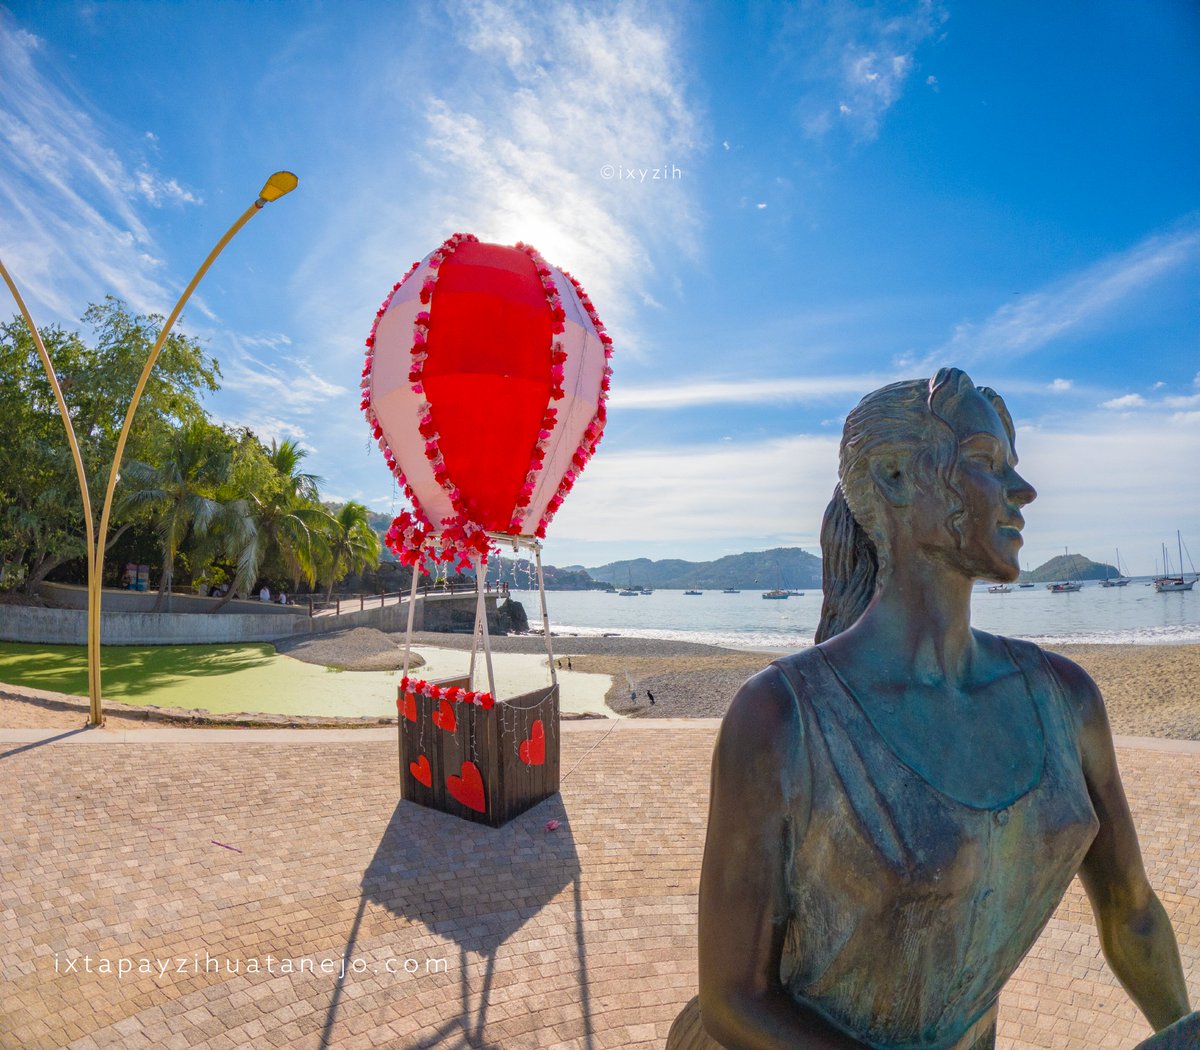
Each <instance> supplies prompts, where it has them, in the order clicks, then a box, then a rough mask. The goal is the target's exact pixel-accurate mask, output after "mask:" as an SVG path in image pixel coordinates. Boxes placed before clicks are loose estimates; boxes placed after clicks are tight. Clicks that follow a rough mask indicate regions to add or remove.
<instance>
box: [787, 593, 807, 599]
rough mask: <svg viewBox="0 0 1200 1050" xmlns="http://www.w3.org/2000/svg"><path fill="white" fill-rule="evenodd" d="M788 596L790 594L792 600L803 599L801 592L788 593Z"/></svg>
mask: <svg viewBox="0 0 1200 1050" xmlns="http://www.w3.org/2000/svg"><path fill="white" fill-rule="evenodd" d="M788 594H790V595H791V596H792V597H793V598H803V597H804V592H803V591H788Z"/></svg>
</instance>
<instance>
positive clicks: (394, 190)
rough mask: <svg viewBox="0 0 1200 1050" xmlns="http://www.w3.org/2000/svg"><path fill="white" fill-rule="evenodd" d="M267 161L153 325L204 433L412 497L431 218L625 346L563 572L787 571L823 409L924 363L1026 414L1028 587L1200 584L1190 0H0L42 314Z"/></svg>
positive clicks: (7, 115)
mask: <svg viewBox="0 0 1200 1050" xmlns="http://www.w3.org/2000/svg"><path fill="white" fill-rule="evenodd" d="M278 169H288V170H291V171H293V172H295V173H296V174H297V175H298V176H299V179H300V184H299V188H298V189H297V190H296V191H295V192H294V193H292V194H291V195H290V196H288V197H285V198H284V199H282V200H281V201H279V202H277V203H275V204H272V205H270V206H269V207H268V208H266V209H264V211H263V212H262V213H261V214H260V215H257V216H256V217H255V218H254V220H253V221H252V222H251V223H250V224H249V226H248V227H247V228H246V229H244V230H243V231H242V232H241V233H240V234H239V235H238V237H237V238H236V239H235V240H234V241H233V242H232V244H231V245H230V247H229V248H228V249H227V250H226V251H225V253H224V254H223V255H222V256H221V258H220V259H219V260H218V261H217V263H216V265H215V266H214V267H213V269H212V270H211V271H210V273H209V275H208V276H207V277H206V278H205V280H204V283H203V284H202V285H201V286H200V290H199V291H198V293H197V294H196V296H195V297H194V298H193V300H192V302H191V304H190V305H189V307H188V309H187V311H186V313H185V315H184V318H183V321H182V328H183V330H184V331H185V332H186V333H188V334H190V335H193V336H195V337H197V338H199V339H201V340H202V341H204V343H205V345H206V346H207V348H208V350H209V352H210V353H212V354H213V355H214V356H215V357H216V358H217V359H218V360H219V361H220V365H221V369H222V372H223V375H224V380H223V387H222V389H221V391H220V392H219V393H218V394H216V395H214V396H212V397H211V398H210V399H209V401H208V402H207V404H208V407H209V409H210V411H211V412H212V413H213V415H214V416H215V417H217V418H218V419H220V420H222V421H224V422H227V423H229V424H233V425H244V426H248V427H250V428H251V429H252V430H254V431H255V432H256V433H257V434H259V435H260V436H261V437H263V438H264V439H267V440H270V439H271V438H276V439H283V438H291V439H294V440H296V441H298V442H300V443H301V444H302V445H303V447H305V448H306V449H307V450H308V451H309V458H308V459H307V461H306V463H307V464H308V465H309V468H310V469H311V470H313V472H315V473H317V474H319V475H320V476H321V478H322V479H323V482H322V491H323V493H324V494H325V495H327V496H328V497H330V498H334V499H342V500H345V499H356V500H360V501H362V502H364V503H366V504H367V505H368V506H370V507H372V508H373V509H376V510H380V511H385V512H395V513H398V512H399V511H400V510H401V509H403V508H404V502H403V497H402V495H400V494H398V493H397V492H396V490H395V486H394V483H393V480H392V477H391V475H390V473H389V471H388V470H387V468H386V466H385V465H384V463H383V461H382V457H381V455H380V453H379V451H378V449H376V448H374V446H373V445H372V443H371V442H370V440H369V432H368V430H367V427H366V424H365V423H364V421H363V419H362V417H361V415H360V413H359V410H358V393H359V392H358V379H359V371H360V368H361V364H362V352H363V340H364V337H365V336H366V334H367V332H368V331H369V329H370V325H371V322H372V320H373V317H374V313H375V310H376V308H377V307H378V305H379V303H380V301H381V300H382V299H383V298H384V296H385V295H386V293H387V292H388V291H389V290H390V288H391V286H392V284H393V283H394V282H395V281H396V280H398V279H399V278H400V277H401V276H402V275H403V274H404V272H405V271H406V270H407V269H408V266H409V265H410V264H411V262H413V261H414V260H416V259H419V258H421V257H422V256H424V255H425V254H426V253H428V252H429V251H431V250H432V249H433V248H434V247H435V246H436V245H437V244H438V243H440V242H441V240H442V239H443V238H444V237H446V236H448V235H449V234H450V233H452V232H455V231H459V230H462V231H466V232H471V233H474V234H476V235H477V236H479V237H480V238H481V239H482V240H487V241H495V242H499V243H504V244H512V243H514V242H515V241H517V240H524V241H526V242H528V243H531V244H533V245H534V246H536V247H537V248H538V249H539V250H540V251H541V252H542V254H543V255H544V256H545V257H546V258H547V259H548V260H550V261H551V262H552V263H554V264H555V265H558V266H560V267H563V268H565V269H568V270H570V271H571V272H572V273H574V274H575V275H576V276H577V277H578V278H579V279H580V280H581V281H582V283H583V284H584V286H585V287H586V288H587V289H588V292H589V293H590V295H591V297H592V299H593V301H594V302H595V304H596V307H597V310H598V311H599V313H600V315H601V317H602V318H603V319H604V321H605V323H606V324H607V326H608V329H609V332H610V333H611V334H612V336H613V339H614V341H615V345H616V354H615V356H614V359H613V365H614V368H615V373H616V374H615V376H614V378H613V398H612V401H611V403H610V405H611V411H610V422H609V426H608V429H607V431H606V433H605V437H604V441H603V443H602V444H601V446H600V449H599V451H598V452H597V454H596V456H595V458H594V459H593V460H592V461H591V463H589V465H588V467H587V470H586V471H585V473H584V475H583V477H582V479H581V481H580V482H579V484H578V485H577V486H576V487H575V489H574V491H573V492H572V493H571V495H570V497H569V498H568V500H567V502H566V503H565V505H564V506H563V509H562V510H561V511H560V512H559V514H558V516H557V518H556V519H555V521H554V523H553V524H552V526H551V529H550V533H549V536H548V539H547V541H546V551H545V558H546V560H547V561H548V562H550V563H552V564H558V565H567V564H583V565H588V566H596V565H601V564H604V563H606V562H608V561H612V560H615V559H619V558H627V557H640V556H645V557H652V558H671V557H676V558H687V559H691V560H706V559H709V558H716V557H720V556H722V555H725V554H731V553H737V552H739V551H743V550H761V549H765V548H768V547H774V546H783V545H786V546H800V547H804V548H806V549H808V550H811V551H815V550H816V549H817V545H818V534H819V528H820V520H821V514H822V511H823V509H824V507H825V504H826V503H827V502H828V499H829V496H830V493H831V491H832V489H833V485H834V482H835V480H836V458H837V443H838V439H839V437H840V432H841V424H842V421H843V419H844V418H845V415H846V413H847V412H848V411H849V410H850V409H851V408H852V407H853V406H854V405H855V403H857V401H858V399H859V398H860V397H862V396H863V395H864V394H866V393H867V392H869V391H870V390H873V389H875V388H876V387H878V386H881V385H883V384H884V383H887V382H891V381H893V380H897V379H909V378H917V377H924V376H928V375H931V374H932V373H933V372H934V371H936V369H937V368H938V367H940V366H942V365H957V366H959V367H961V368H964V369H966V370H967V371H968V372H969V373H970V374H971V376H972V378H973V379H974V380H975V382H976V383H978V384H981V385H987V386H991V387H993V388H995V389H996V390H997V391H999V392H1000V393H1001V394H1002V395H1003V396H1004V397H1005V399H1006V401H1007V403H1008V406H1009V409H1010V411H1011V413H1012V415H1013V417H1014V419H1015V421H1016V425H1017V451H1018V453H1019V455H1020V458H1021V468H1020V469H1021V472H1022V474H1024V476H1025V477H1027V478H1028V479H1029V480H1030V481H1031V482H1032V483H1033V485H1034V486H1035V487H1036V488H1037V489H1038V490H1039V498H1038V500H1037V501H1036V502H1035V503H1033V504H1032V505H1031V506H1030V507H1029V508H1027V510H1026V515H1025V516H1026V519H1027V526H1026V529H1025V548H1024V552H1023V556H1022V557H1023V562H1024V564H1025V565H1026V566H1029V567H1033V566H1036V565H1038V564H1040V563H1041V562H1043V561H1045V560H1047V559H1048V558H1050V557H1052V556H1054V555H1055V554H1057V553H1060V552H1062V550H1063V549H1064V548H1065V547H1069V548H1070V549H1071V550H1072V551H1073V552H1079V553H1082V554H1084V555H1087V556H1088V557H1091V558H1093V559H1096V560H1102V559H1103V560H1109V561H1111V560H1112V557H1113V552H1114V549H1115V548H1118V547H1119V548H1120V552H1121V559H1122V562H1123V564H1125V565H1126V566H1127V567H1128V569H1129V570H1130V571H1132V572H1134V573H1151V572H1153V571H1155V568H1156V562H1157V559H1158V558H1159V557H1160V554H1159V552H1160V548H1161V544H1162V543H1163V542H1170V543H1171V544H1172V546H1173V545H1174V539H1175V530H1176V529H1181V530H1182V532H1183V536H1184V540H1185V541H1190V542H1191V545H1192V549H1193V550H1195V551H1196V555H1195V557H1197V558H1200V485H1198V478H1200V470H1198V469H1197V463H1200V7H1197V6H1196V5H1195V4H1194V3H1192V2H1190V0H1177V2H1176V0H1145V2H1142V3H1138V4H1128V3H1123V2H1105V0H1099V2H1097V3H1092V4H1086V5H1085V4H1044V3H1037V2H1033V0H1017V2H1013V3H1008V4H1002V5H1001V4H978V3H954V2H949V0H947V2H933V0H929V2H916V3H908V2H903V3H902V2H896V3H878V4H868V3H850V2H846V0H826V2H801V3H796V4H783V3H750V4H744V5H739V4H734V3H715V2H714V3H695V4H692V3H689V4H665V3H657V4H656V3H570V2H562V3H519V2H518V3H504V4H501V3H489V2H481V3H470V4H468V3H461V4H459V3H447V4H429V3H421V4H416V3H413V4H407V3H396V2H388V3H371V2H367V0H362V2H357V3H304V2H290V3H286V4H284V3H249V2H230V0H224V2H206V3H186V2H173V3H146V2H143V3H121V2H107V3H104V4H94V3H69V2H56V3H23V2H10V3H7V4H5V3H3V2H2V0H0V258H2V259H3V260H4V262H5V264H6V265H7V266H8V268H9V270H10V272H11V273H12V275H13V277H14V279H15V280H16V281H17V283H18V285H19V286H20V287H21V289H22V291H23V294H24V295H25V297H26V301H27V303H28V304H29V306H30V308H31V310H32V311H33V314H34V317H35V319H36V320H37V321H38V322H39V324H42V325H45V324H51V323H54V324H61V325H63V326H65V327H68V328H80V327H81V322H80V321H79V318H80V317H81V315H82V314H83V312H84V310H85V309H86V307H87V305H88V303H91V302H95V301H98V300H100V299H101V298H103V296H104V295H106V294H110V293H111V294H115V295H118V296H120V297H121V298H123V299H124V300H125V301H126V302H127V303H128V304H129V305H130V306H131V307H132V308H133V309H135V310H137V311H139V312H158V313H161V314H166V313H168V312H169V311H170V309H171V307H172V305H173V304H174V302H175V299H176V297H177V296H178V295H179V293H180V292H181V291H182V290H183V288H184V287H185V286H186V284H187V282H188V280H189V279H190V277H191V275H192V273H193V272H194V270H195V268H196V267H197V266H198V265H199V263H200V262H201V260H202V259H203V258H204V256H205V255H206V254H207V252H208V251H209V249H210V248H211V246H212V245H213V243H214V242H215V241H216V240H217V239H218V238H219V237H220V235H221V234H222V233H223V232H224V230H225V229H226V228H227V226H228V225H229V224H230V223H231V222H232V221H233V220H234V219H235V218H236V217H237V216H238V215H239V214H240V213H241V212H242V210H243V209H244V208H245V207H246V206H247V205H248V204H249V203H250V202H251V201H253V200H254V198H255V197H256V196H257V193H258V190H259V187H260V186H261V185H262V182H263V180H264V179H265V178H266V176H267V175H269V174H270V173H271V172H272V171H275V170H278ZM10 307H11V311H12V313H15V312H16V311H15V306H12V305H11V304H10ZM2 309H7V308H4V307H2V306H0V310H2ZM1173 560H1174V558H1173Z"/></svg>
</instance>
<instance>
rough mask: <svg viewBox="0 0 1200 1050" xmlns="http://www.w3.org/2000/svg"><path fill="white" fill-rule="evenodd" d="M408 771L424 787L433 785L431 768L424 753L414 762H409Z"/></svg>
mask: <svg viewBox="0 0 1200 1050" xmlns="http://www.w3.org/2000/svg"><path fill="white" fill-rule="evenodd" d="M408 771H409V772H410V773H411V774H412V775H413V776H414V777H415V778H416V779H417V780H419V781H420V782H421V783H422V784H424V785H425V786H426V787H432V786H433V770H432V769H431V768H430V766H429V759H427V758H426V757H425V756H424V755H421V757H420V758H418V759H417V760H416V761H415V762H409V764H408Z"/></svg>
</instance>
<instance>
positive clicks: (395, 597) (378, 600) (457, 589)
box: [308, 580, 508, 616]
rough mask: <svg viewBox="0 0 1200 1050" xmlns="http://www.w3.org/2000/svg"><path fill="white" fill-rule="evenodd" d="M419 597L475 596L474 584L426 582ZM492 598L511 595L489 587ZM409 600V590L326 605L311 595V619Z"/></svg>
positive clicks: (351, 596) (359, 596) (341, 598)
mask: <svg viewBox="0 0 1200 1050" xmlns="http://www.w3.org/2000/svg"><path fill="white" fill-rule="evenodd" d="M417 593H418V594H420V595H422V596H423V597H426V598H428V597H431V596H432V597H437V596H438V595H440V594H447V595H452V594H474V593H475V581H474V580H460V581H458V582H455V581H452V580H446V581H443V582H441V583H432V582H428V581H427V582H425V583H423V584H422V585H421V586H420V587H419V588H418V590H417ZM486 593H487V594H488V595H496V596H497V597H503V596H505V595H506V594H507V593H508V591H506V590H503V589H497V588H494V587H489V588H488V589H487V592H486ZM407 597H408V592H407V590H405V591H379V592H377V593H374V594H366V593H360V594H348V595H338V596H337V597H336V598H335V599H333V600H332V601H328V602H327V601H323V600H322V599H320V598H319V597H317V596H315V595H311V594H310V595H308V615H309V616H319V615H325V614H330V613H332V614H333V615H334V616H341V615H342V613H343V612H365V611H366V610H367V609H382V608H383V607H384V606H386V605H389V604H396V605H400V604H402V603H403V602H404V600H405V599H406V598H407Z"/></svg>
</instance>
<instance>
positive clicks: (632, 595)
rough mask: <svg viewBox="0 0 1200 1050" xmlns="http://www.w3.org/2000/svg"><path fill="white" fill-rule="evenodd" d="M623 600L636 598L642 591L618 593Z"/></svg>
mask: <svg viewBox="0 0 1200 1050" xmlns="http://www.w3.org/2000/svg"><path fill="white" fill-rule="evenodd" d="M617 593H618V594H619V595H620V596H621V597H622V598H636V597H637V596H638V595H639V594H641V593H642V592H641V591H617Z"/></svg>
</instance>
